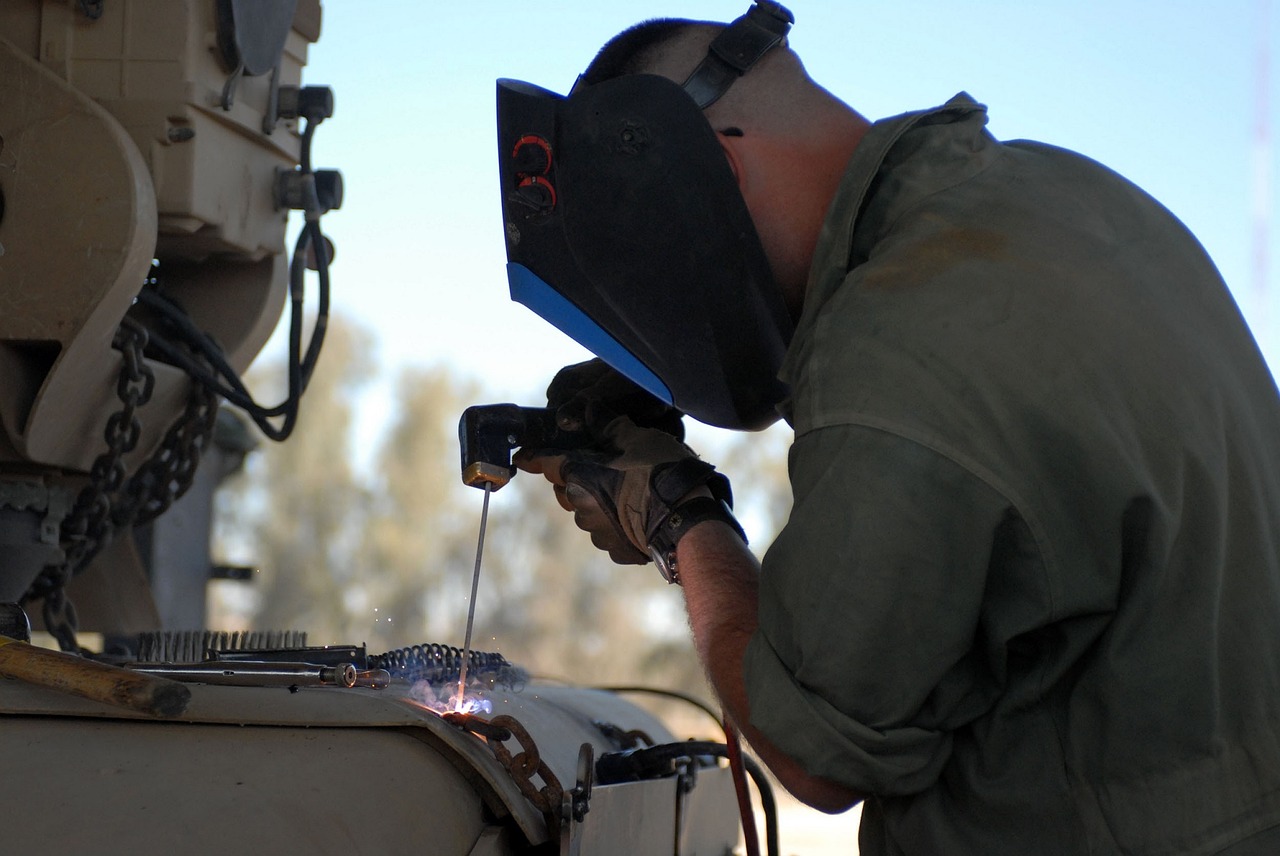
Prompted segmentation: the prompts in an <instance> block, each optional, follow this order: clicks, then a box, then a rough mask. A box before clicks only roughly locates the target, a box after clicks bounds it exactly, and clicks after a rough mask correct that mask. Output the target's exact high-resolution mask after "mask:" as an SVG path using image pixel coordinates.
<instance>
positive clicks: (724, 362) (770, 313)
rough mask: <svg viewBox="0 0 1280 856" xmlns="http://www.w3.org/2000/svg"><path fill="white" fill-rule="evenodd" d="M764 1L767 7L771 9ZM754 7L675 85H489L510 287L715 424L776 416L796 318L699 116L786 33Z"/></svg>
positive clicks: (654, 81)
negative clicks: (556, 88)
mask: <svg viewBox="0 0 1280 856" xmlns="http://www.w3.org/2000/svg"><path fill="white" fill-rule="evenodd" d="M761 6H764V7H765V12H766V13H768V14H771V15H773V16H775V18H776V16H777V12H776V11H775V10H778V9H781V7H778V6H776V4H761ZM761 6H757V7H753V9H752V10H751V12H749V13H748V15H744V16H743V18H740V19H739V20H738V21H735V22H734V24H733V25H731V26H730V27H728V28H726V29H725V30H724V31H723V32H722V33H721V35H720V36H719V37H717V39H716V42H715V43H713V45H712V50H711V51H709V52H708V59H707V60H706V61H704V63H703V65H701V66H699V70H698V71H695V72H694V74H693V75H691V77H690V80H689V81H687V82H686V83H685V85H684V86H681V85H680V84H677V83H674V82H672V81H670V80H667V79H666V78H663V77H659V76H656V75H649V74H635V75H625V76H622V77H617V78H614V79H611V80H605V81H602V82H600V83H595V84H592V85H578V86H575V87H574V90H573V92H572V93H570V95H569V96H567V97H564V96H560V95H557V94H555V93H553V92H550V91H548V90H545V89H542V88H540V87H536V86H533V85H531V84H528V83H522V82H519V81H513V80H500V81H498V146H499V154H500V160H501V169H500V171H501V180H502V209H503V217H504V220H505V226H506V239H507V259H508V265H507V272H508V279H509V281H510V286H511V297H512V299H513V300H516V301H518V302H520V303H523V304H524V305H526V306H528V307H529V308H530V309H532V310H533V311H534V312H536V313H537V314H539V315H541V316H542V317H543V318H544V319H546V320H547V321H549V322H551V323H552V324H554V325H555V326H556V327H558V328H559V329H560V330H561V331H563V332H564V333H566V334H567V335H569V336H570V337H572V338H573V339H575V340H577V341H578V342H579V343H580V344H582V345H583V346H584V347H586V348H587V349H588V350H590V351H591V352H593V353H594V354H596V355H597V356H599V357H600V358H601V359H603V360H604V361H605V362H607V363H609V364H610V365H611V366H613V367H614V368H615V369H617V370H618V371H620V372H621V373H623V374H624V375H626V376H627V377H629V378H630V379H631V380H633V381H635V382H636V383H637V384H639V385H640V386H642V387H644V388H645V389H647V390H648V391H649V392H651V393H653V394H654V395H656V396H657V397H658V398H661V399H662V400H664V401H666V402H667V403H669V404H672V405H674V406H675V407H677V408H679V409H680V410H683V411H684V412H685V413H688V414H689V415H691V416H693V417H694V418H695V419H698V420H700V421H702V422H706V423H708V424H710V425H717V426H720V427H725V428H745V429H757V428H763V427H765V426H767V425H768V424H770V423H771V422H773V421H774V420H775V419H776V418H777V412H776V410H775V405H776V404H777V403H778V402H779V401H780V400H781V399H782V397H783V395H784V394H785V391H786V390H785V387H784V385H783V384H782V382H781V381H780V380H778V377H777V374H778V369H779V368H780V367H781V365H782V360H783V356H784V354H785V352H786V349H787V345H788V344H789V342H790V339H791V333H792V329H793V322H792V319H791V317H790V315H789V314H788V312H787V308H786V305H785V303H784V302H783V299H782V294H781V292H780V290H779V289H778V287H777V285H776V284H775V282H774V280H773V277H772V275H771V273H770V270H769V263H768V260H767V259H766V258H765V254H764V249H763V247H762V246H761V244H760V239H759V237H758V236H757V234H756V231H755V227H754V225H753V224H752V221H751V216H750V214H749V213H748V211H747V207H746V204H745V203H744V202H743V199H742V194H741V193H740V192H739V190H738V186H737V181H736V180H735V179H734V176H733V173H732V170H731V169H730V167H729V163H728V160H727V159H726V157H725V155H724V152H723V151H722V150H721V148H720V144H719V142H718V141H717V139H716V134H715V132H714V131H713V130H712V128H711V126H710V125H709V124H708V122H707V120H706V117H705V116H704V115H703V113H702V107H705V106H706V105H707V104H709V103H710V102H711V101H713V100H714V99H715V98H716V97H719V95H720V94H723V92H724V90H726V89H728V87H729V85H730V84H731V83H732V82H733V80H736V79H737V76H738V75H740V74H741V73H742V72H743V71H745V70H746V68H749V67H750V66H751V65H752V64H753V63H754V62H755V61H756V60H757V59H759V55H761V54H763V53H764V51H765V50H767V49H768V48H770V47H773V46H774V45H776V44H777V43H778V42H780V41H781V38H782V36H783V35H785V32H786V26H785V24H786V23H789V16H790V13H787V12H786V10H785V9H781V11H782V12H783V13H785V14H786V15H787V19H788V20H787V21H786V22H785V23H782V24H780V23H778V22H777V21H776V20H775V21H774V22H773V23H772V24H771V26H772V29H771V30H770V31H769V32H768V33H766V34H764V35H760V34H759V33H756V32H754V31H755V30H760V29H761V27H760V26H759V24H758V23H755V22H753V21H747V19H748V18H759V17H760V15H761V14H762V9H761ZM744 21H747V24H744ZM752 26H753V27H754V30H752V31H750V32H748V33H747V35H746V37H745V38H744V37H743V34H742V31H743V28H744V27H748V29H750V27H752ZM735 27H737V28H738V31H737V35H736V36H734V37H732V38H728V40H727V42H728V45H729V47H730V48H734V47H735V46H736V47H739V50H737V52H736V53H734V52H733V51H730V52H729V53H730V59H729V60H728V61H726V60H725V59H723V58H722V57H720V56H719V55H718V54H717V51H716V45H717V44H720V43H722V42H723V41H725V40H726V37H729V36H733V35H734V33H735V31H734V28H735ZM779 30H780V31H781V32H780V33H779V32H778V31H779ZM770 34H771V38H772V41H768V38H767V37H770ZM735 39H736V41H735ZM766 41H768V43H767V44H764V42H766ZM744 44H745V48H742V45H744ZM744 51H745V53H744ZM752 52H754V55H753V56H747V55H745V54H750V53H752ZM735 59H736V60H737V62H738V64H739V65H742V66H744V67H743V68H741V69H738V68H737V67H736V66H735V63H734V60H735Z"/></svg>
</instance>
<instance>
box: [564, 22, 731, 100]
mask: <svg viewBox="0 0 1280 856" xmlns="http://www.w3.org/2000/svg"><path fill="white" fill-rule="evenodd" d="M693 26H709V27H721V28H723V27H724V24H717V23H715V22H713V21H691V20H689V19H687V18H652V19H650V20H648V21H642V22H641V23H639V24H636V25H635V26H634V27H629V28H628V29H625V30H623V31H622V32H621V33H618V35H616V36H614V37H613V38H612V39H610V40H609V41H608V42H606V43H605V45H604V47H602V48H600V51H599V52H598V53H597V54H596V56H595V59H593V60H591V64H590V65H589V66H587V70H586V71H584V72H583V73H582V82H583V83H585V84H587V85H588V86H590V85H592V84H596V83H600V82H602V81H605V80H612V79H613V78H615V77H622V76H623V75H626V74H638V73H639V72H641V71H643V70H644V66H645V64H646V62H647V60H648V58H649V56H650V54H651V53H652V51H653V49H654V48H657V47H659V46H660V45H663V44H665V43H666V42H668V41H670V40H671V39H673V38H675V37H676V35H678V34H679V33H680V32H681V31H682V30H684V29H686V28H687V27H693Z"/></svg>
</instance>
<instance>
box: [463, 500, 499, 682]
mask: <svg viewBox="0 0 1280 856" xmlns="http://www.w3.org/2000/svg"><path fill="white" fill-rule="evenodd" d="M492 492H493V483H492V482H485V483H484V507H483V508H482V509H481V510H480V537H479V538H478V539H477V541H476V569H475V571H474V572H473V573H472V574H471V603H470V604H469V605H468V606H467V635H466V637H465V638H464V639H463V641H462V667H461V668H460V669H459V670H458V700H457V702H455V704H458V705H461V704H462V697H463V694H464V692H465V691H466V688H467V662H468V661H469V660H470V659H471V630H472V628H473V627H474V626H475V622H476V591H477V590H479V588H480V557H481V556H483V555H484V530H485V526H486V525H488V523H489V494H490V493H492Z"/></svg>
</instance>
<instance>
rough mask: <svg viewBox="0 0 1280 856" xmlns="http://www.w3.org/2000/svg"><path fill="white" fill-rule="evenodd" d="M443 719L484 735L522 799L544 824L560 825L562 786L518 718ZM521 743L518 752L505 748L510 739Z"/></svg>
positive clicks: (447, 716)
mask: <svg viewBox="0 0 1280 856" xmlns="http://www.w3.org/2000/svg"><path fill="white" fill-rule="evenodd" d="M444 718H445V720H446V721H448V722H450V723H452V724H454V725H457V726H458V727H460V728H464V729H466V730H467V731H470V732H472V733H473V734H477V735H479V736H481V737H483V738H484V740H485V744H486V745H488V747H489V751H490V752H492V753H493V757H494V758H496V759H497V761H498V763H499V764H501V765H502V767H503V769H505V770H506V771H507V773H508V774H509V775H510V776H511V780H512V781H513V782H515V784H516V787H517V788H519V789H520V793H521V794H523V795H524V797H525V799H527V800H529V802H531V803H533V806H534V808H536V809H538V811H540V812H542V814H543V816H544V817H546V819H547V825H548V826H549V827H551V828H552V829H553V830H554V829H555V828H556V827H557V825H558V824H559V818H560V805H561V803H562V802H564V788H563V787H562V786H561V784H560V780H559V779H558V778H556V774H555V773H553V772H551V768H550V767H548V766H547V762H546V761H544V760H542V754H541V753H540V752H539V751H538V744H536V743H534V742H533V737H532V735H530V734H529V732H528V731H527V730H526V729H525V727H524V726H523V725H522V724H521V723H520V721H519V720H518V719H516V718H515V717H514V716H508V715H507V714H499V715H498V716H495V717H492V718H490V719H488V720H483V719H480V718H479V717H477V716H471V715H469V714H456V713H446V714H445V715H444ZM513 738H514V739H515V741H516V742H517V743H518V744H519V745H520V749H521V751H520V752H519V753H517V754H515V755H512V754H511V750H510V749H508V748H507V745H506V744H507V741H509V740H511V739H513ZM534 776H537V777H538V778H540V779H541V780H542V786H541V787H539V786H538V785H537V784H536V783H535V782H534V780H533V777H534Z"/></svg>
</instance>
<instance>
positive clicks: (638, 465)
mask: <svg viewBox="0 0 1280 856" xmlns="http://www.w3.org/2000/svg"><path fill="white" fill-rule="evenodd" d="M588 427H589V428H590V426H588ZM592 433H593V434H594V435H595V439H596V440H597V441H598V443H599V446H600V447H601V448H612V449H613V450H615V451H616V454H615V455H613V456H612V457H603V456H602V455H601V454H600V453H599V452H598V451H570V452H564V453H561V454H558V455H534V456H524V455H518V456H517V457H516V461H515V462H516V465H517V466H519V467H520V468H521V469H524V470H526V471H529V472H540V473H543V474H544V475H545V476H546V477H547V478H548V479H549V480H550V481H551V482H552V483H553V484H555V485H556V497H557V499H559V500H560V504H561V505H562V506H563V507H564V508H565V509H567V510H569V511H572V512H574V522H575V523H576V524H577V525H578V528H580V529H583V530H585V531H586V532H588V533H589V534H590V535H591V543H593V544H595V546H596V547H598V548H599V549H601V550H604V551H606V552H607V553H608V554H609V557H610V558H611V559H613V561H615V562H617V563H618V564H621V565H642V564H646V563H647V562H649V561H650V557H649V542H650V540H651V539H652V537H653V534H654V532H656V531H657V529H658V527H659V526H661V525H662V523H663V521H665V520H666V519H667V518H668V516H669V515H670V514H671V512H672V510H673V509H674V508H675V507H676V505H678V504H679V503H680V501H681V500H682V499H684V498H685V497H687V496H688V495H689V494H690V493H691V492H693V491H696V490H698V489H699V488H703V487H705V488H706V489H707V490H708V491H709V492H710V494H711V496H712V498H714V499H717V500H723V501H724V502H727V503H732V501H733V496H732V492H731V490H730V488H729V480H728V479H727V478H725V477H724V476H723V475H721V474H720V473H717V472H716V470H715V467H713V466H712V465H711V464H708V463H706V462H705V461H702V460H699V458H698V456H697V455H696V454H695V453H694V451H693V450H692V449H690V448H689V447H688V446H686V445H685V444H684V443H682V442H680V441H679V440H677V439H676V438H675V437H673V436H671V435H670V434H669V433H667V432H666V431H663V430H660V429H657V428H641V427H639V426H637V425H636V424H635V423H634V422H633V421H632V420H631V419H629V418H627V417H626V416H618V417H615V418H614V419H612V420H610V421H609V422H608V423H607V424H606V425H605V426H604V427H603V428H602V429H600V430H598V431H593V432H592Z"/></svg>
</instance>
